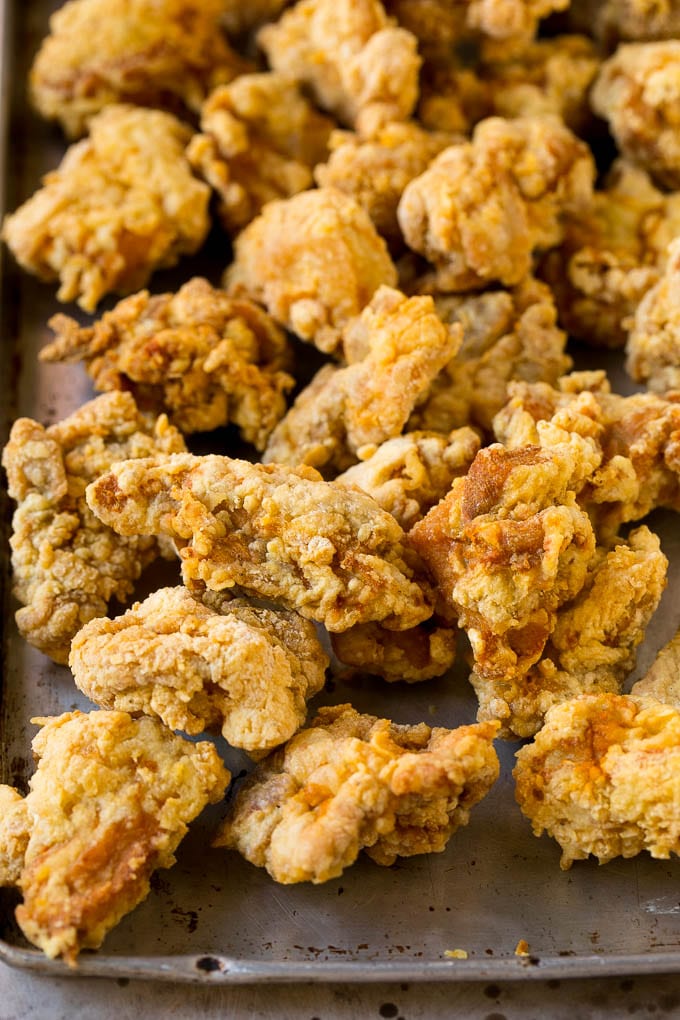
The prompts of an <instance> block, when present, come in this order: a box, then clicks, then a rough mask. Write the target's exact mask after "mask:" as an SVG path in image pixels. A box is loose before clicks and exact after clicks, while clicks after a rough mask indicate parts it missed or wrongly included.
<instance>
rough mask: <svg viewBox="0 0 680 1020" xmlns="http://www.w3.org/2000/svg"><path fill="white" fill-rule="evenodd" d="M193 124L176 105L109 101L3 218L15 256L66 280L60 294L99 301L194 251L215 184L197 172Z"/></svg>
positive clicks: (42, 273) (39, 272) (85, 304)
mask: <svg viewBox="0 0 680 1020" xmlns="http://www.w3.org/2000/svg"><path fill="white" fill-rule="evenodd" d="M190 137H191V129H190V128H189V127H187V125H186V124H182V123H181V122H180V121H178V120H177V118H176V117H173V116H172V115H171V114H169V113H161V112H160V111H158V110H144V109H140V108H137V107H133V106H119V105H114V106H108V107H107V108H106V109H105V110H103V111H102V112H101V113H100V114H98V115H97V116H96V117H94V118H93V119H92V122H91V124H90V135H89V137H88V138H86V139H83V141H81V142H78V143H77V144H75V145H72V146H70V148H69V149H68V150H67V152H66V155H65V156H64V158H63V160H62V161H61V163H60V165H59V167H58V169H57V170H54V171H52V172H51V173H49V174H47V175H46V177H44V178H43V187H42V188H40V189H39V190H38V191H37V192H36V193H35V194H34V195H33V196H32V198H29V199H28V201H27V202H24V204H23V205H22V206H21V207H20V208H19V209H17V211H16V212H14V213H12V214H11V215H10V216H7V217H6V218H5V221H4V224H3V229H2V238H3V240H4V241H6V243H7V244H8V246H9V247H10V249H11V250H12V254H13V255H14V257H15V258H16V260H17V262H18V263H19V264H20V265H21V266H22V268H23V269H26V270H27V271H28V272H29V273H34V274H35V275H36V276H39V277H40V278H41V279H42V280H46V281H53V280H59V283H60V287H59V290H58V292H57V299H58V300H59V301H76V300H77V301H78V304H79V305H80V306H81V308H83V309H84V310H85V311H87V312H92V311H94V309H95V307H96V305H97V302H98V301H99V300H100V298H102V297H103V296H104V295H105V294H108V293H110V292H111V291H114V292H116V293H127V292H129V291H132V290H137V289H139V288H140V287H143V286H144V284H145V283H146V282H147V280H148V278H149V276H150V275H151V273H152V272H153V270H154V269H161V268H164V267H167V266H174V265H175V264H176V262H177V261H178V260H179V257H180V255H186V254H193V253H194V252H195V251H197V249H198V248H199V247H200V246H201V244H202V243H203V241H204V239H205V237H206V235H207V233H208V228H209V226H210V220H209V216H208V202H209V198H210V189H209V188H208V186H207V185H206V184H204V183H203V182H202V181H197V180H196V179H195V178H194V177H193V176H192V174H191V168H190V166H189V164H188V162H187V160H186V159H185V156H184V147H185V145H186V143H187V142H188V141H189V138H190Z"/></svg>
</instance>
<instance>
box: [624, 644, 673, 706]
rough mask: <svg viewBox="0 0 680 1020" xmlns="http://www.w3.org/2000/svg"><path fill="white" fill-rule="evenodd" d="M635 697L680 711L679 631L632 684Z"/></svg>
mask: <svg viewBox="0 0 680 1020" xmlns="http://www.w3.org/2000/svg"><path fill="white" fill-rule="evenodd" d="M630 693H631V694H632V695H634V696H635V697H640V698H643V697H645V698H655V699H656V700H657V701H663V703H664V704H666V705H672V706H673V708H677V709H679V710H680V631H678V633H677V634H676V635H675V636H674V637H673V638H671V640H670V641H669V642H668V644H667V645H664V647H663V648H662V649H661V650H660V652H659V654H658V655H657V657H656V659H655V660H654V662H653V663H652V665H651V666H650V668H649V669H648V670H647V672H646V673H645V675H644V676H643V677H642V678H641V679H640V680H638V681H637V683H634V684H633V686H632V688H631V692H630Z"/></svg>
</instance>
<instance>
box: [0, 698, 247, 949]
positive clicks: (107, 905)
mask: <svg viewBox="0 0 680 1020" xmlns="http://www.w3.org/2000/svg"><path fill="white" fill-rule="evenodd" d="M33 722H37V723H39V724H41V726H42V729H41V730H40V732H39V733H38V735H37V736H36V737H35V738H34V740H33V753H34V756H35V757H36V759H37V762H38V767H37V770H36V772H35V773H34V775H33V777H32V779H31V781H30V784H29V785H30V792H29V794H28V796H27V797H26V798H25V800H23V801H21V802H20V803H19V802H16V803H15V804H14V805H13V806H10V810H9V814H7V813H5V812H3V814H2V819H1V820H0V848H2V847H4V846H5V844H6V842H7V839H8V835H9V842H10V845H11V844H12V840H13V838H14V839H15V847H16V855H15V857H14V860H13V862H12V861H10V866H9V867H7V866H6V864H5V859H4V854H3V853H2V852H0V885H18V887H19V889H20V890H21V892H22V894H23V903H22V904H21V905H20V906H18V907H17V909H16V918H17V921H18V923H19V927H20V928H21V930H22V931H23V933H24V935H25V936H26V938H27V939H29V941H31V942H33V944H34V945H36V946H39V947H40V949H42V950H43V952H44V953H45V954H46V955H47V956H49V957H56V956H61V957H63V958H64V959H65V960H66V962H67V963H68V964H69V965H70V966H72V967H73V966H75V964H76V959H77V956H78V953H79V952H80V950H81V949H96V948H98V947H99V946H100V945H101V944H102V942H103V941H104V938H105V936H106V934H107V933H108V932H109V931H110V930H111V928H113V927H114V925H116V924H117V923H118V922H119V921H120V919H121V918H122V917H123V916H124V915H125V914H127V913H129V911H131V910H132V909H133V908H134V907H136V906H137V904H138V903H141V902H142V900H144V899H145V898H146V896H147V895H148V893H149V880H150V878H151V875H152V873H153V872H154V871H155V870H156V869H157V868H169V867H171V866H172V865H173V864H174V863H175V857H174V853H175V850H176V849H177V847H178V845H179V843H180V842H181V840H182V838H183V837H184V835H185V834H186V832H187V825H188V823H189V822H191V821H192V820H193V819H194V818H195V817H196V816H197V815H198V814H200V812H201V811H202V810H203V808H204V807H205V805H206V804H209V803H211V804H215V803H217V802H218V801H220V800H221V799H222V797H223V796H224V791H225V789H226V786H227V784H228V783H229V779H230V775H229V773H228V772H227V770H226V769H225V768H224V766H223V764H222V762H221V761H220V758H219V757H218V754H217V752H216V750H215V748H214V747H213V746H212V744H208V743H201V744H193V743H189V741H188V740H184V739H182V738H181V737H178V736H175V734H174V733H172V732H171V731H170V730H168V729H166V728H165V726H163V725H162V724H161V723H159V722H157V721H156V720H155V719H136V720H135V719H132V718H131V717H130V716H129V715H127V714H126V713H125V712H90V713H89V714H83V713H82V712H67V713H65V714H64V715H60V716H57V717H54V718H52V719H34V720H33ZM0 791H1V792H0V798H1V799H2V801H6V800H7V799H8V798H9V797H11V796H12V794H14V791H12V789H11V787H6V786H3V787H0ZM18 812H19V813H22V814H23V821H24V831H23V835H22V837H21V838H20V839H17V838H16V835H15V837H13V835H12V832H13V830H14V831H15V833H16V830H17V822H18V818H17V813H18Z"/></svg>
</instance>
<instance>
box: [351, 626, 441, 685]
mask: <svg viewBox="0 0 680 1020" xmlns="http://www.w3.org/2000/svg"><path fill="white" fill-rule="evenodd" d="M331 644H332V645H333V651H334V653H335V656H336V658H337V659H338V660H339V661H340V662H341V663H342V664H343V665H344V666H349V667H351V668H352V669H354V670H357V671H358V672H360V673H368V674H370V675H372V676H379V677H382V679H383V680H387V682H388V683H390V682H397V683H401V682H403V683H407V684H410V683H416V682H419V681H420V680H431V679H432V678H433V677H438V676H443V675H444V673H447V672H448V671H449V670H450V669H451V667H452V666H453V664H454V662H455V660H456V652H457V645H458V631H457V628H456V627H455V626H453V625H451V624H448V623H447V622H445V621H441V620H436V619H434V617H433V618H431V619H430V620H426V621H425V623H421V624H419V626H417V627H411V628H410V629H409V630H400V631H393V630H386V629H385V628H384V627H381V625H380V624H379V623H363V624H360V625H359V626H358V627H350V629H349V630H346V631H344V632H343V633H342V634H333V635H332V636H331Z"/></svg>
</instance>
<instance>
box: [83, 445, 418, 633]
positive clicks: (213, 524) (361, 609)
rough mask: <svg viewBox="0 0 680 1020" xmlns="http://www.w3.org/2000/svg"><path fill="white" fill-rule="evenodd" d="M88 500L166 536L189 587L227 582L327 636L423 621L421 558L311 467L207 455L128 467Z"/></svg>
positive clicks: (120, 524)
mask: <svg viewBox="0 0 680 1020" xmlns="http://www.w3.org/2000/svg"><path fill="white" fill-rule="evenodd" d="M87 499H88V502H89V505H90V507H91V508H92V510H93V511H94V512H95V513H96V514H97V515H98V516H99V517H100V518H101V520H103V521H104V522H105V523H107V524H110V525H111V527H113V528H115V529H116V530H117V531H119V532H120V533H121V534H126V535H139V534H164V535H168V536H170V537H171V538H173V539H174V540H175V542H176V543H177V544H178V547H179V554H180V556H181V558H182V572H183V576H184V581H185V584H187V586H188V587H189V588H191V589H193V590H195V591H199V592H201V591H203V590H204V589H205V588H209V589H211V590H213V591H223V590H224V589H229V588H232V587H234V586H235V585H237V586H238V587H239V589H240V590H241V591H242V592H243V593H244V594H246V595H251V596H255V597H258V596H259V597H261V598H266V599H270V600H271V601H274V602H280V603H281V605H283V606H285V607H286V608H289V609H296V610H297V611H298V612H299V613H300V614H301V615H302V616H304V617H305V618H306V619H310V620H317V621H318V622H320V623H324V624H325V626H326V628H327V629H328V630H330V631H340V630H347V628H348V627H353V626H354V625H355V624H357V623H367V622H370V621H371V620H380V621H382V622H383V623H384V624H385V626H387V627H388V628H389V629H394V630H404V629H406V628H407V627H413V626H415V625H416V624H418V623H421V622H422V621H423V620H426V619H428V618H429V617H430V616H431V615H432V608H431V606H430V604H429V601H428V592H427V591H426V588H427V585H426V583H425V581H424V578H423V577H422V576H420V577H419V576H418V571H419V569H420V567H421V564H420V561H419V559H418V557H417V556H416V555H415V553H414V552H413V550H412V549H411V548H410V546H409V544H408V541H407V539H406V536H405V535H404V532H403V531H402V529H401V528H400V527H399V525H398V524H397V522H396V521H395V519H394V518H393V517H392V515H391V514H388V513H386V512H385V511H384V510H381V509H380V507H379V506H378V505H377V503H375V502H374V501H373V500H372V499H371V498H370V496H366V495H365V494H364V493H361V492H349V491H346V490H343V489H340V488H338V487H336V486H333V485H331V484H330V483H328V482H324V481H323V480H322V479H321V476H320V475H319V474H318V472H316V471H314V470H313V469H312V468H309V467H301V468H288V467H284V466H283V465H280V464H268V465H264V464H250V463H248V462H247V461H242V460H232V459H230V458H229V457H218V456H216V455H214V454H213V455H211V456H207V457H194V456H191V455H190V454H176V455H174V456H171V457H165V458H156V459H155V460H146V461H141V460H140V461H133V460H129V461H127V462H125V463H124V464H114V465H113V466H112V469H111V472H110V473H109V474H105V475H103V476H102V477H101V478H99V479H98V480H97V481H96V482H94V483H93V484H92V485H91V486H90V487H89V488H88V490H87ZM418 581H421V583H422V584H423V587H421V586H420V584H419V583H418Z"/></svg>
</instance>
